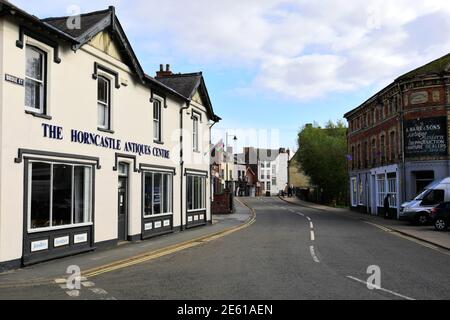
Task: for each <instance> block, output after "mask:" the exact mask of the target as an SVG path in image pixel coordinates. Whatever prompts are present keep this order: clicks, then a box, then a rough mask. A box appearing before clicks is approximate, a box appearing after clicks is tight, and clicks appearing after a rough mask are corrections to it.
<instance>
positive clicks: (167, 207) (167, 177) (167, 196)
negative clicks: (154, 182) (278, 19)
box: [163, 174, 172, 213]
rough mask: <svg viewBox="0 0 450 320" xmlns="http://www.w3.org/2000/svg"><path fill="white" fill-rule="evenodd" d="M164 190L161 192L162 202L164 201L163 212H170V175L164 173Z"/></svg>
mask: <svg viewBox="0 0 450 320" xmlns="http://www.w3.org/2000/svg"><path fill="white" fill-rule="evenodd" d="M163 177H164V183H163V185H164V192H163V203H164V207H163V212H164V213H170V212H171V209H170V202H171V194H172V192H171V189H170V188H171V176H170V175H168V174H165V175H164V176H163Z"/></svg>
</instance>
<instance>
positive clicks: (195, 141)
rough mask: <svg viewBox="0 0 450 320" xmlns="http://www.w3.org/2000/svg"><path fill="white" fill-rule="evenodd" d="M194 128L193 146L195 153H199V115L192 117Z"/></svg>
mask: <svg viewBox="0 0 450 320" xmlns="http://www.w3.org/2000/svg"><path fill="white" fill-rule="evenodd" d="M192 121H193V127H192V146H193V149H194V151H195V152H198V151H199V143H198V140H199V139H198V135H199V130H198V129H199V126H198V124H199V117H198V116H197V115H193V116H192Z"/></svg>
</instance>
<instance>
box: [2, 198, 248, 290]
mask: <svg viewBox="0 0 450 320" xmlns="http://www.w3.org/2000/svg"><path fill="white" fill-rule="evenodd" d="M236 200H237V201H238V202H239V203H241V204H242V205H244V206H246V207H247V208H249V209H250V211H251V213H252V215H251V216H250V217H249V218H248V219H247V221H246V222H245V223H243V224H241V225H239V226H236V227H230V228H228V229H225V230H222V231H219V232H216V233H212V234H209V235H206V236H202V237H199V238H196V239H192V240H189V241H186V242H183V243H179V244H175V245H172V246H169V247H166V248H162V249H159V250H156V251H152V252H147V253H144V254H140V255H137V256H134V257H131V258H127V259H123V260H119V261H115V262H113V263H110V264H106V265H103V266H100V267H96V268H92V269H88V270H86V271H84V272H82V275H83V277H86V278H92V277H95V276H98V275H101V274H104V273H107V272H112V271H116V270H120V269H124V268H127V267H130V266H134V265H137V264H141V263H143V262H147V261H150V260H154V259H157V258H160V257H163V256H167V255H170V254H173V253H176V252H180V251H183V250H186V249H189V248H193V247H196V246H199V245H202V244H205V243H208V242H211V241H214V240H217V239H220V238H223V237H225V236H227V235H230V234H232V233H235V232H237V231H240V230H243V229H245V228H248V227H250V226H251V225H252V224H253V223H255V221H256V212H255V210H254V209H252V208H250V207H249V206H247V205H246V204H244V203H242V202H241V201H240V200H238V199H236ZM52 283H55V279H52V280H42V281H36V282H27V283H16V284H6V285H0V288H13V287H29V286H37V285H46V284H52Z"/></svg>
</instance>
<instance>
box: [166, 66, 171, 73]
mask: <svg viewBox="0 0 450 320" xmlns="http://www.w3.org/2000/svg"><path fill="white" fill-rule="evenodd" d="M166 71H167V72H170V64H166Z"/></svg>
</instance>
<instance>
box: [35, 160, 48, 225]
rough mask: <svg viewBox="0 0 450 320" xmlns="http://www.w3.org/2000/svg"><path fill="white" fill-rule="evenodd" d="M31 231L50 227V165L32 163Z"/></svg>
mask: <svg viewBox="0 0 450 320" xmlns="http://www.w3.org/2000/svg"><path fill="white" fill-rule="evenodd" d="M31 166H32V169H31V170H32V173H31V212H30V216H31V225H30V228H31V229H36V228H45V227H49V226H50V170H51V169H50V168H51V166H50V164H47V163H36V162H35V163H32V165H31Z"/></svg>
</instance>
